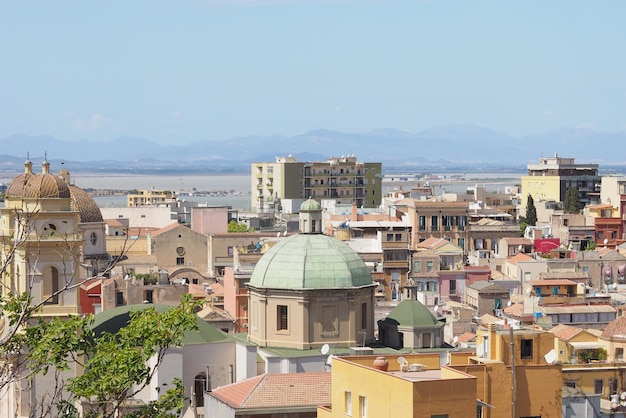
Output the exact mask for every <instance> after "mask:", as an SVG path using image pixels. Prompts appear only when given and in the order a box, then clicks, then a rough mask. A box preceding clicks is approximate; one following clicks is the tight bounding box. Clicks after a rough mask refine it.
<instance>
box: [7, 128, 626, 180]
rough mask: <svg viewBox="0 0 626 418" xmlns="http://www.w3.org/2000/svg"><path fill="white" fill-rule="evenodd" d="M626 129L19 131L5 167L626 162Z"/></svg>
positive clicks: (486, 166) (155, 169)
mask: <svg viewBox="0 0 626 418" xmlns="http://www.w3.org/2000/svg"><path fill="white" fill-rule="evenodd" d="M624 143H626V132H619V133H608V132H600V131H596V130H593V129H588V128H564V129H558V130H554V131H551V132H546V133H543V134H534V135H530V136H526V137H523V138H514V137H512V136H509V135H505V134H502V133H499V132H496V131H493V130H491V129H488V128H485V127H481V126H476V125H453V126H446V127H441V128H432V129H427V130H424V131H421V132H418V133H412V132H406V131H400V130H395V129H381V130H375V131H371V132H367V133H345V132H336V131H330V130H322V129H320V130H313V131H309V132H306V133H303V134H300V135H295V136H281V135H274V136H247V137H239V138H232V139H228V140H224V141H201V142H196V143H193V144H184V145H161V144H158V143H155V142H152V141H149V140H146V139H141V138H129V137H122V138H117V139H115V140H113V141H111V142H90V141H80V142H70V141H63V140H59V139H57V138H54V137H52V136H27V135H13V136H10V137H7V138H4V139H2V140H0V170H2V171H21V170H22V169H23V163H24V160H25V159H26V155H27V153H29V154H30V156H31V159H32V160H33V162H37V161H41V159H42V157H43V155H44V152H47V154H48V157H49V158H48V159H49V160H50V162H52V163H53V165H54V166H55V167H59V164H60V163H61V162H63V163H64V165H65V166H66V167H67V168H68V169H70V170H71V171H78V172H80V171H89V172H129V173H143V174H147V173H155V174H156V173H163V174H165V173H182V172H189V173H203V172H206V173H234V172H249V170H250V163H251V162H254V161H274V159H275V157H276V156H286V155H288V154H292V155H294V156H296V157H297V158H298V160H299V161H319V160H326V159H327V158H328V157H330V156H341V155H348V154H354V155H355V156H356V157H357V158H358V160H360V161H377V162H378V161H379V162H382V163H383V167H385V169H386V170H389V171H435V170H437V169H446V170H454V169H458V170H463V171H474V170H486V171H489V170H503V171H509V170H512V171H516V172H519V171H520V170H521V171H523V170H524V169H525V168H526V164H528V163H529V162H538V161H539V158H540V157H542V156H551V155H554V154H555V153H558V154H559V155H560V156H563V157H573V158H576V162H579V163H597V164H600V165H601V168H607V167H621V166H626V153H623V152H616V149H619V148H617V147H619V146H621V145H622V144H624Z"/></svg>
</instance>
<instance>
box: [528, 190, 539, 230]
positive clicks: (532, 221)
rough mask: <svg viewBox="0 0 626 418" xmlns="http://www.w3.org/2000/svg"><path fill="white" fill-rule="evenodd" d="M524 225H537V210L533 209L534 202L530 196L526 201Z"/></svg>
mask: <svg viewBox="0 0 626 418" xmlns="http://www.w3.org/2000/svg"><path fill="white" fill-rule="evenodd" d="M526 225H528V226H535V225H537V208H535V201H534V200H533V197H532V196H531V195H528V199H527V200H526Z"/></svg>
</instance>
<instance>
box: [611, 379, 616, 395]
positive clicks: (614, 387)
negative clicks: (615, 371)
mask: <svg viewBox="0 0 626 418" xmlns="http://www.w3.org/2000/svg"><path fill="white" fill-rule="evenodd" d="M609 395H617V379H615V378H610V379H609Z"/></svg>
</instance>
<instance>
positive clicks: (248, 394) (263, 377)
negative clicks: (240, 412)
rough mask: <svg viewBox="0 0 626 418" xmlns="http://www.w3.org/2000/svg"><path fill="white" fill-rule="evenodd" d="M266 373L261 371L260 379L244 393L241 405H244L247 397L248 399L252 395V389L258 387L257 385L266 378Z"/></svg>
mask: <svg viewBox="0 0 626 418" xmlns="http://www.w3.org/2000/svg"><path fill="white" fill-rule="evenodd" d="M267 375H268V374H267V373H263V374H262V375H261V376H260V377H261V378H260V379H259V380H258V381H257V382H256V383H255V384H254V386H252V387H251V388H250V390H249V391H248V393H247V394H246V396H245V398H244V399H243V401H241V406H244V405H245V404H246V402H247V401H248V399H250V397H251V396H252V394H253V393H254V391H255V390H256V389H257V388H258V387H259V385H261V382H263V381H265V379H266V378H267Z"/></svg>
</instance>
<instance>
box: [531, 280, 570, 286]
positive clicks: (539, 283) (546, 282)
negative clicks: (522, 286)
mask: <svg viewBox="0 0 626 418" xmlns="http://www.w3.org/2000/svg"><path fill="white" fill-rule="evenodd" d="M528 283H529V284H531V285H533V286H571V285H576V284H577V283H576V282H575V281H573V280H567V279H544V280H530V281H529V282H528Z"/></svg>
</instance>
